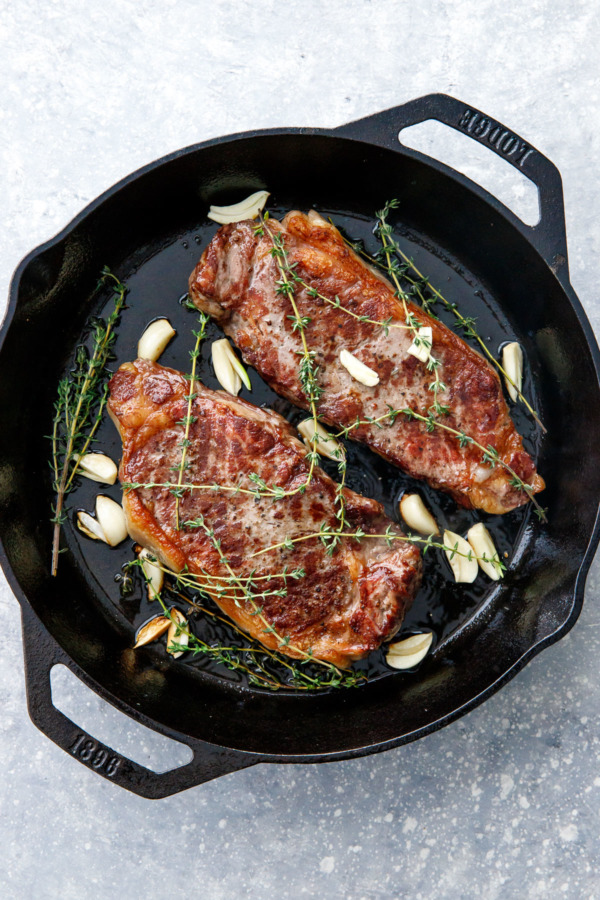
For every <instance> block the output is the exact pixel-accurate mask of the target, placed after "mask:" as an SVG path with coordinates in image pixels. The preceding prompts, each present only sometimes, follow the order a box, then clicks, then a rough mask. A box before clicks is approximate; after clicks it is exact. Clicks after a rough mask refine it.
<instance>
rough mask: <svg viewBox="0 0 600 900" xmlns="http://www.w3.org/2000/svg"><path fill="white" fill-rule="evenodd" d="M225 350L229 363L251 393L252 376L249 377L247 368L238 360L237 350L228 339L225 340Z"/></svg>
mask: <svg viewBox="0 0 600 900" xmlns="http://www.w3.org/2000/svg"><path fill="white" fill-rule="evenodd" d="M215 343H219V342H218V341H215ZM223 349H224V350H225V352H226V354H227V356H228V358H229V362H230V363H231V365H232V368H233V370H234V372H237V374H238V375H239V376H240V378H241V379H242V381H243V383H244V384H245V386H246V387H247V388H248V390H249V391H251V390H252V385H251V383H250V376H249V375H248V373H247V372H246V370H245V368H244V367H243V365H242V364H241V362H240V361H239V359H238V358H237V354H236V352H235V350H234V349H233V347H232V346H231V344H230V343H229V341H228V340H227V339H226V338H223Z"/></svg>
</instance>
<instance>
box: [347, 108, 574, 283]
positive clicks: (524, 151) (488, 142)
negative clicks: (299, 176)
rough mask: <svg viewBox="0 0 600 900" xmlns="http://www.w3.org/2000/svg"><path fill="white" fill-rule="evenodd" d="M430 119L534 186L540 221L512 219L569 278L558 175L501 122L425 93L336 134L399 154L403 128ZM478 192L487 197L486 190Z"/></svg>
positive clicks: (555, 268) (406, 150) (407, 150)
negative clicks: (493, 156)
mask: <svg viewBox="0 0 600 900" xmlns="http://www.w3.org/2000/svg"><path fill="white" fill-rule="evenodd" d="M429 119H435V120H436V121H438V122H441V123H442V124H444V125H448V126H449V127H450V128H454V129H455V130H456V131H458V132H460V133H461V134H466V135H467V136H468V137H470V138H472V139H473V140H474V141H478V143H480V144H483V145H484V146H485V147H487V148H488V149H490V150H493V151H494V153H496V154H497V156H499V157H500V158H501V159H504V160H506V162H509V163H510V164H511V166H514V168H515V169H517V171H519V172H521V173H522V174H523V175H525V176H526V177H527V178H529V180H530V181H532V182H533V183H534V184H535V186H536V187H537V189H538V195H539V204H540V220H539V222H538V223H537V225H534V226H530V225H525V224H524V223H523V222H522V221H521V220H520V219H518V218H517V217H516V216H514V214H511V215H512V217H513V220H514V222H515V224H517V226H518V227H519V229H520V230H521V231H522V232H523V233H524V234H525V235H526V236H527V237H528V239H530V240H531V241H532V242H533V243H534V244H535V246H536V247H537V248H538V250H539V252H540V253H541V255H542V256H543V258H544V259H545V261H546V262H547V263H548V265H549V266H550V267H551V268H552V270H553V271H554V272H555V274H556V275H559V276H561V277H566V278H568V267H567V234H566V228H565V210H564V198H563V190H562V179H561V177H560V172H559V171H558V169H557V168H556V166H555V165H554V163H552V162H550V160H549V159H548V158H547V157H546V156H544V155H543V154H542V153H540V151H539V150H536V149H535V147H532V146H531V144H529V143H527V142H526V141H524V140H523V138H521V137H519V135H518V134H515V132H514V131H511V130H510V129H509V128H506V127H505V126H504V125H502V123H501V122H498V121H497V120H496V119H492V117H491V116H488V115H486V114H485V113H483V112H481V111H480V110H478V109H476V108H475V107H474V106H469V105H467V104H466V103H463V102H462V101H461V100H457V99H456V98H455V97H450V96H448V95H447V94H427V95H426V96H424V97H418V98H417V99H415V100H410V101H409V102H408V103H405V104H404V105H402V106H396V107H394V108H392V109H387V110H385V111H384V112H381V113H377V114H376V115H374V116H368V117H367V118H365V119H358V120H357V121H355V122H350V123H348V124H347V125H342V126H341V128H338V129H336V134H342V135H343V134H347V135H348V136H349V137H354V138H359V139H360V138H361V137H364V138H366V139H367V140H370V141H374V142H376V143H378V144H381V145H382V146H385V147H388V148H389V149H392V150H399V149H400V146H401V140H400V138H401V135H400V134H399V133H400V132H401V131H402V130H403V129H404V128H408V127H409V126H411V125H418V124H419V123H420V122H426V121H428V120H429ZM402 151H403V152H404V153H408V154H409V155H411V156H415V157H417V158H419V159H428V157H427V156H424V154H422V153H419V152H417V151H416V150H411V149H410V148H407V147H404V146H402ZM480 190H481V191H482V192H483V193H485V194H486V196H489V194H487V192H485V191H483V189H481V188H480Z"/></svg>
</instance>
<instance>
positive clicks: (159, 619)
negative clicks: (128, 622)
mask: <svg viewBox="0 0 600 900" xmlns="http://www.w3.org/2000/svg"><path fill="white" fill-rule="evenodd" d="M170 624H171V620H170V619H167V617H166V616H155V617H154V618H153V619H150V621H149V622H146V624H145V625H142V627H141V628H140V629H139V631H138V633H137V634H136V636H135V644H134V645H133V649H134V650H135V649H137V647H143V646H144V644H150V643H151V642H152V641H155V640H156V639H157V638H159V637H160V636H161V635H162V634H164V633H165V631H167V629H168V628H169V626H170Z"/></svg>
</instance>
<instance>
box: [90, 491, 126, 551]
mask: <svg viewBox="0 0 600 900" xmlns="http://www.w3.org/2000/svg"><path fill="white" fill-rule="evenodd" d="M96 518H97V519H98V522H99V523H100V525H101V527H102V531H103V532H104V535H105V538H106V543H107V544H110V546H111V547H116V546H117V544H120V543H121V541H124V540H125V538H126V537H127V522H126V520H125V513H124V512H123V507H122V506H121V505H120V504H119V503H117V502H116V501H115V500H111V498H110V497H105V496H104V495H103V494H98V496H97V497H96Z"/></svg>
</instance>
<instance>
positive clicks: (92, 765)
mask: <svg viewBox="0 0 600 900" xmlns="http://www.w3.org/2000/svg"><path fill="white" fill-rule="evenodd" d="M23 646H24V656H25V687H26V691H27V706H28V709H29V715H30V716H31V720H32V722H33V723H34V725H36V726H37V727H38V728H39V729H40V731H41V732H43V734H45V735H46V737H49V738H50V740H51V741H54V743H55V744H57V745H58V746H59V747H61V748H62V749H63V750H64V751H65V752H66V753H68V754H69V755H70V756H72V757H74V759H77V760H79V762H80V763H83V765H85V766H87V767H88V768H89V769H92V770H93V771H95V772H96V773H97V774H98V775H102V777H103V778H106V779H107V780H108V781H112V782H113V783H114V784H118V785H119V786H120V787H123V788H125V789H126V790H128V791H132V792H133V793H134V794H138V795H139V796H141V797H146V798H148V799H159V798H162V797H169V796H170V795H171V794H176V793H178V792H179V791H184V790H187V789H188V788H190V787H194V786H195V785H198V784H202V783H203V782H205V781H210V780H211V779H212V778H217V777H219V776H220V775H226V774H227V773H229V772H234V771H236V770H238V769H244V768H246V767H247V766H249V765H252V764H253V763H255V762H256V760H255V759H254V758H252V757H250V756H248V755H246V754H243V753H238V752H236V751H232V750H227V749H225V748H222V747H217V746H214V745H212V744H204V743H202V742H201V741H193V742H192V741H183V743H185V744H187V746H189V747H190V749H191V750H192V751H193V754H194V757H193V759H192V760H191V762H189V763H187V764H186V765H184V766H181V767H179V768H177V769H173V770H171V771H170V772H163V773H157V772H153V771H151V770H150V769H147V768H145V767H144V766H141V765H140V764H139V763H136V762H134V761H133V760H131V759H128V758H127V757H125V756H121V754H119V753H116V752H115V751H114V750H113V749H112V748H111V747H108V746H106V745H105V744H102V743H101V742H100V741H98V740H96V739H95V738H94V737H92V735H90V734H88V733H87V732H86V731H84V730H83V729H82V728H79V726H78V725H75V723H74V722H72V721H71V720H70V719H69V718H68V717H67V716H65V715H64V713H62V712H60V710H58V709H57V708H56V707H55V706H54V704H53V702H52V689H51V684H50V673H51V671H52V668H53V667H54V666H55V665H57V664H60V663H62V664H63V665H66V666H68V667H69V668H72V666H71V664H70V661H69V659H68V657H67V655H66V653H64V652H63V651H62V650H61V648H60V647H59V645H58V644H57V643H56V641H54V639H53V638H52V637H51V636H50V635H49V633H48V632H47V631H46V629H45V628H44V626H43V625H42V623H41V622H40V621H39V619H38V618H37V616H36V615H35V613H34V612H33V611H32V610H31V609H29V608H28V607H25V608H23Z"/></svg>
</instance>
